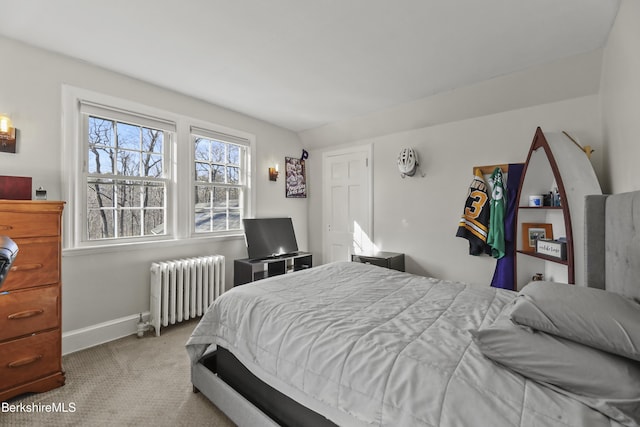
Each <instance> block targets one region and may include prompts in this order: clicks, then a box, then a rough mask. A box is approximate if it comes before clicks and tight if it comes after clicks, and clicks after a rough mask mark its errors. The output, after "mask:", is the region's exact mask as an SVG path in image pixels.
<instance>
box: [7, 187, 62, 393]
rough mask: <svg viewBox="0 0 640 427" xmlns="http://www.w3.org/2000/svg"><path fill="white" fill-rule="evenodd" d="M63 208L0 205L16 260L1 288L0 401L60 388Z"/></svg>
mask: <svg viewBox="0 0 640 427" xmlns="http://www.w3.org/2000/svg"><path fill="white" fill-rule="evenodd" d="M63 207H64V202H50V201H30V200H29V201H22V200H0V234H2V235H7V236H9V237H11V238H12V239H13V241H14V242H16V244H17V245H18V256H17V257H16V259H15V261H14V263H13V266H12V267H11V270H10V272H9V274H8V276H7V279H6V281H5V282H4V284H3V285H2V287H0V401H5V400H8V399H10V398H12V397H14V396H17V395H19V394H22V393H27V392H43V391H47V390H51V389H53V388H56V387H59V386H61V385H63V384H64V382H65V377H64V372H63V371H62V343H61V339H62V334H61V289H60V288H61V284H60V277H61V272H60V270H61V257H62V254H61V234H60V233H61V228H62V227H61V223H62V209H63Z"/></svg>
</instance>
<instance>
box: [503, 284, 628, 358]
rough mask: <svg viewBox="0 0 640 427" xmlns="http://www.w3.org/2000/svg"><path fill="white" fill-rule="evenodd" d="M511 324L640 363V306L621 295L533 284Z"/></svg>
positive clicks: (522, 296)
mask: <svg viewBox="0 0 640 427" xmlns="http://www.w3.org/2000/svg"><path fill="white" fill-rule="evenodd" d="M511 320H513V321H514V322H516V323H518V324H520V325H525V326H530V327H532V328H534V329H537V330H540V331H543V332H547V333H550V334H553V335H557V336H559V337H562V338H566V339H569V340H572V341H576V342H579V343H582V344H586V345H588V346H591V347H595V348H598V349H600V350H604V351H608V352H610V353H615V354H619V355H621V356H625V357H629V358H631V359H635V360H639V361H640V304H638V303H637V302H635V301H634V300H632V299H630V298H627V297H625V296H623V295H620V294H616V293H613V292H608V291H604V290H601V289H595V288H587V287H584V286H575V285H567V284H564V283H554V282H531V283H530V284H528V285H527V286H525V287H524V288H523V289H522V290H521V291H520V293H519V295H518V297H517V298H516V300H515V305H514V307H513V311H512V312H511Z"/></svg>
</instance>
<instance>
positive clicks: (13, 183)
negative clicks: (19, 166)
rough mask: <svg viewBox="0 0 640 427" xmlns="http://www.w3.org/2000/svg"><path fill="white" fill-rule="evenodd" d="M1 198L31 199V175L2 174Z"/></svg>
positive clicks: (0, 183) (0, 184)
mask: <svg viewBox="0 0 640 427" xmlns="http://www.w3.org/2000/svg"><path fill="white" fill-rule="evenodd" d="M0 199H7V200H31V177H27V176H0Z"/></svg>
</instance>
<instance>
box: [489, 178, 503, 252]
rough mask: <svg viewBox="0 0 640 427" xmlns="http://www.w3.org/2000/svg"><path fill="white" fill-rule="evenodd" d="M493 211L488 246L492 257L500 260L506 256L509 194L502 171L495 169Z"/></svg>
mask: <svg viewBox="0 0 640 427" xmlns="http://www.w3.org/2000/svg"><path fill="white" fill-rule="evenodd" d="M491 182H492V184H493V190H492V191H491V204H490V206H491V209H490V215H489V235H488V236H487V244H488V245H489V246H491V256H492V257H494V258H496V259H500V258H502V257H503V256H504V253H505V252H504V250H505V249H504V248H505V244H504V216H505V211H506V206H507V200H506V199H507V193H506V192H505V189H504V182H503V176H502V170H501V169H500V168H495V169H494V171H493V173H492V174H491Z"/></svg>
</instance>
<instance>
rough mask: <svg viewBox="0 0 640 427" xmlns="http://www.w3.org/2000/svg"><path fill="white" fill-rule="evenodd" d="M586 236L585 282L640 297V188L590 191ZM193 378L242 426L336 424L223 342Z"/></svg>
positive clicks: (195, 370) (194, 368)
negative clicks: (256, 371)
mask: <svg viewBox="0 0 640 427" xmlns="http://www.w3.org/2000/svg"><path fill="white" fill-rule="evenodd" d="M585 237H586V238H585V264H586V272H585V273H586V274H585V284H586V285H587V286H591V287H596V288H601V289H607V290H609V291H612V292H617V293H621V294H624V295H626V296H629V297H632V298H635V299H636V300H637V301H640V286H638V284H637V282H638V277H640V191H635V192H630V193H622V194H617V195H593V196H587V198H586V203H585ZM191 382H192V384H193V387H194V391H200V392H202V394H204V395H205V396H206V397H207V398H208V399H209V400H211V401H212V402H213V403H214V404H215V405H216V406H217V407H218V408H219V409H220V410H221V411H222V412H224V413H225V414H226V415H227V416H228V417H229V418H230V419H231V420H232V421H233V422H234V423H236V424H237V425H239V426H254V425H260V426H278V425H283V426H296V425H304V426H334V425H335V424H333V423H332V422H331V421H329V420H327V419H326V418H324V417H323V416H322V415H319V414H317V413H315V412H313V411H311V410H309V409H308V408H306V407H304V406H302V405H300V404H298V403H297V402H295V401H293V400H292V399H290V398H288V397H287V396H285V395H283V394H282V393H280V392H278V391H277V390H275V389H273V388H271V387H270V386H268V385H267V384H265V383H263V382H262V381H260V380H259V379H258V378H256V377H255V376H254V375H253V374H251V373H250V372H249V371H248V369H246V368H245V367H244V366H243V365H242V364H241V363H240V362H239V361H238V360H237V359H236V358H235V357H234V356H233V355H232V354H231V353H229V352H228V351H227V350H225V349H222V348H218V350H217V351H216V352H215V353H213V354H212V355H210V356H207V357H204V358H203V359H202V360H200V361H199V362H198V363H196V364H195V365H192V368H191ZM234 387H235V388H236V389H238V390H242V391H241V392H238V391H236V389H234ZM265 397H266V399H264V398H265ZM267 414H269V415H267Z"/></svg>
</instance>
